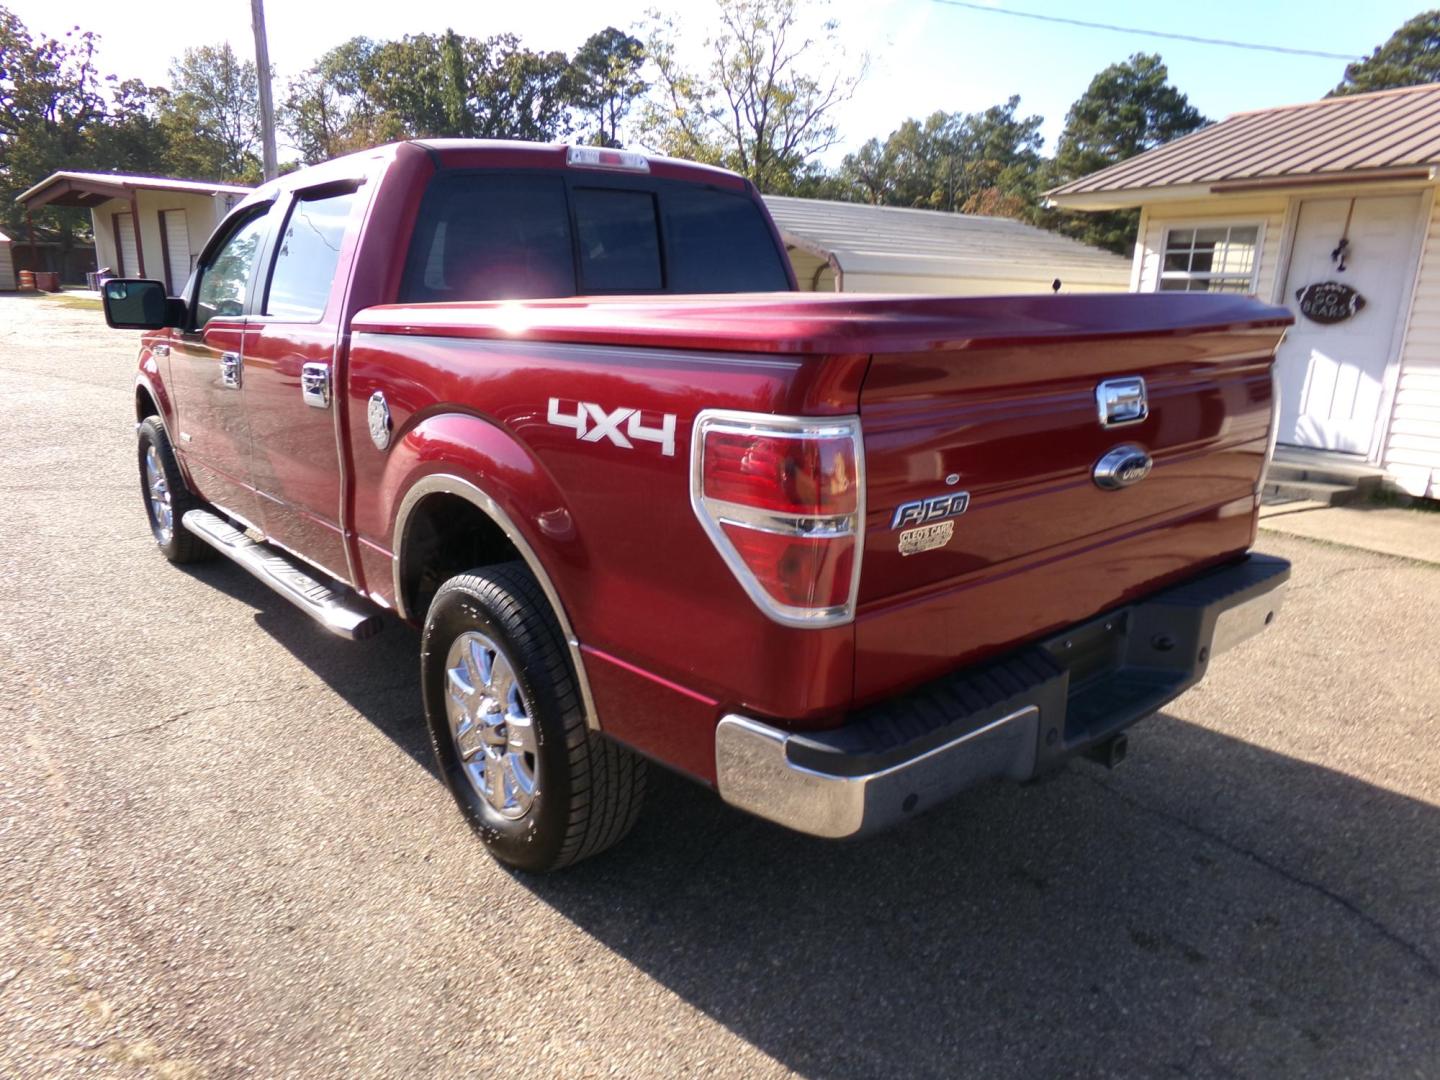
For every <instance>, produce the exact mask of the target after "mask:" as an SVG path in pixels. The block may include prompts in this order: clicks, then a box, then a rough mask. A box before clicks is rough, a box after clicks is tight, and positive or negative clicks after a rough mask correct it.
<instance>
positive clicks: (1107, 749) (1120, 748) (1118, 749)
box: [1085, 732, 1130, 769]
mask: <svg viewBox="0 0 1440 1080" xmlns="http://www.w3.org/2000/svg"><path fill="white" fill-rule="evenodd" d="M1129 753H1130V739H1129V737H1128V736H1126V735H1125V733H1124V732H1121V733H1120V734H1119V735H1112V736H1111V737H1110V738H1108V739H1106V740H1104V741H1103V742H1098V743H1096V744H1095V745H1094V746H1092V747H1090V748H1089V749H1088V750H1086V751H1085V756H1086V757H1088V758H1089V759H1090V760H1091V761H1098V762H1099V763H1100V764H1101V765H1104V766H1105V768H1107V769H1113V768H1115V766H1117V765H1119V764H1120V763H1121V762H1122V761H1124V760H1125V758H1126V756H1127V755H1128V754H1129Z"/></svg>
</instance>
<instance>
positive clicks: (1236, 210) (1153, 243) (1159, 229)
mask: <svg viewBox="0 0 1440 1080" xmlns="http://www.w3.org/2000/svg"><path fill="white" fill-rule="evenodd" d="M1288 207H1289V200H1288V199H1286V198H1284V197H1280V198H1262V199H1234V198H1222V199H1212V200H1207V201H1205V202H1184V203H1152V204H1150V205H1149V206H1147V207H1145V208H1144V210H1143V211H1142V213H1141V217H1140V236H1139V239H1138V240H1137V241H1136V251H1135V259H1136V264H1137V265H1136V270H1137V272H1136V273H1135V275H1134V277H1133V278H1132V283H1133V286H1134V287H1135V289H1136V291H1137V292H1154V291H1155V290H1156V289H1157V288H1158V287H1159V281H1160V257H1161V253H1162V252H1163V250H1164V246H1165V230H1166V229H1172V228H1186V227H1188V226H1191V225H1195V224H1214V225H1222V224H1225V225H1247V224H1250V223H1252V222H1253V223H1255V224H1257V225H1261V226H1262V229H1261V237H1260V271H1259V274H1258V276H1257V279H1256V284H1255V292H1256V295H1258V296H1260V297H1261V298H1262V299H1264V300H1275V299H1278V297H1276V295H1275V289H1276V272H1277V270H1278V269H1279V266H1280V249H1281V240H1282V236H1283V233H1284V231H1285V212H1286V210H1287V209H1288ZM1280 279H1281V280H1282V281H1283V280H1284V275H1283V274H1282V275H1280Z"/></svg>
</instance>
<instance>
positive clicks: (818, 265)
mask: <svg viewBox="0 0 1440 1080" xmlns="http://www.w3.org/2000/svg"><path fill="white" fill-rule="evenodd" d="M785 254H787V255H789V256H790V265H791V266H792V267H794V269H795V280H796V282H797V283H798V284H799V285H800V291H801V292H814V291H816V285H817V277H816V275H817V274H818V275H819V277H818V285H819V290H818V291H820V292H834V291H835V272H834V271H833V270H831V269H830V264H829V263H828V262H826V261H825V260H824V259H822V258H820V257H819V256H818V255H815V254H813V253H811V252H809V251H805V250H804V249H802V248H797V247H787V248H786V249H785Z"/></svg>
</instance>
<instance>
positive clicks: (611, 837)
mask: <svg viewBox="0 0 1440 1080" xmlns="http://www.w3.org/2000/svg"><path fill="white" fill-rule="evenodd" d="M420 674H421V681H422V688H423V692H424V698H425V718H426V722H427V724H428V726H429V730H430V742H431V746H432V748H433V750H434V752H435V762H436V765H437V766H438V768H439V770H440V775H441V777H442V778H443V779H444V781H445V785H446V787H448V788H449V789H450V792H451V794H452V795H454V797H455V801H456V803H458V804H459V806H460V810H461V812H462V813H463V814H464V815H465V817H466V819H467V820H468V821H469V822H470V824H471V825H472V826H473V827H474V828H475V830H476V832H478V833H479V834H480V837H481V839H482V840H484V842H485V844H486V846H487V847H489V849H490V851H491V853H492V854H493V855H494V856H495V857H496V858H497V859H499V860H500V861H501V862H503V863H506V864H508V865H510V866H514V867H517V868H518V869H521V870H531V871H547V870H557V869H559V868H561V867H563V866H568V865H569V864H571V863H573V862H576V861H578V860H580V859H583V858H586V857H587V856H590V855H594V854H597V853H598V852H601V851H603V850H605V849H606V848H608V847H610V846H611V845H612V844H614V843H616V842H617V841H619V840H620V839H621V838H622V837H623V836H624V835H625V834H626V833H627V832H629V831H630V828H631V826H632V825H634V823H635V819H636V817H637V816H638V815H639V812H640V807H641V804H642V803H643V801H644V795H645V762H644V760H643V759H642V758H640V757H638V756H637V755H635V754H634V753H632V752H631V751H629V750H627V749H625V748H624V747H622V746H619V745H618V744H616V743H614V742H611V741H610V740H608V739H605V738H603V737H601V736H600V735H598V734H596V733H595V732H593V731H591V730H590V729H589V728H588V727H587V726H586V724H585V713H584V708H583V707H582V704H581V698H580V692H579V687H578V685H577V683H576V679H575V674H574V672H573V670H572V669H571V665H570V658H569V656H568V654H567V651H566V648H565V643H564V640H563V638H562V635H561V633H560V628H559V626H558V625H557V624H556V622H555V618H554V615H553V614H552V613H551V610H550V606H549V603H548V602H547V600H546V598H545V594H544V592H543V591H542V590H541V588H540V586H539V584H538V583H537V582H536V581H535V578H534V576H533V575H531V573H530V572H529V570H528V569H526V567H525V566H524V564H522V563H518V562H516V563H505V564H503V565H499V566H492V567H485V568H483V569H479V570H474V571H472V572H470V573H468V574H461V575H459V576H458V577H453V578H451V579H450V580H449V581H447V582H445V584H444V585H442V586H441V587H440V590H439V592H437V593H436V595H435V599H434V601H433V602H432V603H431V605H430V612H429V615H428V616H427V618H426V620H425V631H424V637H423V640H422V644H421V651H420Z"/></svg>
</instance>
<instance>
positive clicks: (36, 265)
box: [25, 208, 40, 272]
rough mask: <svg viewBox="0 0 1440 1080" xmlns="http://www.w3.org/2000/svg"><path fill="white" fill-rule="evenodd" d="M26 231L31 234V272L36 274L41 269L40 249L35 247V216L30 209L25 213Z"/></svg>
mask: <svg viewBox="0 0 1440 1080" xmlns="http://www.w3.org/2000/svg"><path fill="white" fill-rule="evenodd" d="M25 231H26V232H28V233H29V234H30V270H31V272H34V271H36V270H39V269H40V249H39V248H37V247H36V246H35V215H34V214H32V213H31V212H30V211H29V209H28V208H27V209H26V211H25Z"/></svg>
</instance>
